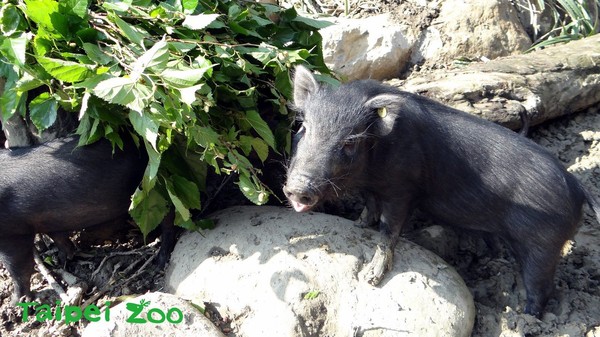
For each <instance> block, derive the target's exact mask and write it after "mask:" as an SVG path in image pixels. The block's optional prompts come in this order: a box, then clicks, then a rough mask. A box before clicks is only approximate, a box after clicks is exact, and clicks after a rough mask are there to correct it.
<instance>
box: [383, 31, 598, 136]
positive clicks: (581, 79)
mask: <svg viewBox="0 0 600 337" xmlns="http://www.w3.org/2000/svg"><path fill="white" fill-rule="evenodd" d="M390 84H392V85H395V86H398V87H399V88H400V89H402V90H406V91H410V92H416V93H419V94H421V95H424V96H428V97H430V98H433V99H435V100H437V101H441V102H443V103H445V104H447V105H450V106H453V107H455V108H458V109H460V110H463V111H466V112H469V113H472V114H475V115H479V116H481V117H483V118H485V119H488V120H491V121H494V122H497V123H499V124H502V125H505V126H507V127H510V128H512V129H516V128H520V127H521V120H520V117H519V113H522V112H525V113H526V114H527V116H528V117H529V120H530V122H531V125H535V124H539V123H541V122H544V121H546V120H549V119H552V118H556V117H560V116H563V115H567V114H570V113H573V112H576V111H580V110H583V109H586V108H588V107H591V106H593V105H596V104H598V103H599V102H600V35H595V36H592V37H589V38H586V39H582V40H578V41H573V42H570V43H567V44H563V45H556V46H552V47H548V48H546V49H544V50H539V51H535V52H532V53H529V54H523V55H515V56H508V57H502V58H498V59H495V60H492V61H489V62H485V63H474V64H470V65H468V66H466V67H464V68H460V69H453V70H447V69H441V70H436V71H433V72H429V73H417V74H414V76H413V77H411V78H409V79H408V80H406V81H391V82H390Z"/></svg>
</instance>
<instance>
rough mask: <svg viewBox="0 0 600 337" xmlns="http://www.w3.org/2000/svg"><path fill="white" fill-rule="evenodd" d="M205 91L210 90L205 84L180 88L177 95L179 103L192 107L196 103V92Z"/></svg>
mask: <svg viewBox="0 0 600 337" xmlns="http://www.w3.org/2000/svg"><path fill="white" fill-rule="evenodd" d="M205 89H208V90H210V88H208V86H207V85H206V84H198V85H194V86H191V87H187V88H180V89H179V93H180V96H181V101H182V102H183V103H185V104H187V105H192V104H194V103H195V102H196V101H197V98H196V92H198V91H199V90H200V91H204V90H205Z"/></svg>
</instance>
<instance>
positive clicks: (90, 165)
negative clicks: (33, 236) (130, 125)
mask: <svg viewBox="0 0 600 337" xmlns="http://www.w3.org/2000/svg"><path fill="white" fill-rule="evenodd" d="M77 142H78V138H76V137H71V138H66V139H61V140H54V141H51V142H48V143H45V144H41V145H39V146H36V147H33V148H23V149H16V150H13V151H3V152H1V153H0V166H1V167H2V172H1V173H0V204H1V205H2V209H0V213H1V216H0V225H1V227H2V228H6V227H8V226H10V228H12V230H11V231H12V232H14V234H29V233H31V232H53V231H64V230H73V229H80V228H84V227H88V226H92V225H95V224H99V223H102V222H105V221H108V220H112V219H114V218H116V217H118V216H120V215H123V214H125V213H126V212H127V209H128V207H129V200H130V196H131V195H132V193H133V192H134V190H135V187H136V186H137V184H138V183H139V182H140V180H141V177H142V174H143V170H144V168H145V166H146V162H147V159H146V157H145V156H144V155H143V153H141V152H139V151H138V150H137V149H136V148H135V146H134V145H133V144H131V143H128V142H126V144H125V150H124V151H120V150H119V149H116V150H115V153H114V154H113V153H112V152H113V151H112V146H111V145H110V143H109V142H108V141H105V140H101V141H98V142H96V143H94V144H91V145H89V146H84V147H77Z"/></svg>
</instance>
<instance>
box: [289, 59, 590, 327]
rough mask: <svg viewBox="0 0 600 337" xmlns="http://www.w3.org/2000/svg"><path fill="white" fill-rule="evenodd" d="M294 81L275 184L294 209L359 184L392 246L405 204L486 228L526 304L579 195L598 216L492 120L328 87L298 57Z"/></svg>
mask: <svg viewBox="0 0 600 337" xmlns="http://www.w3.org/2000/svg"><path fill="white" fill-rule="evenodd" d="M294 90H295V91H294V100H295V106H296V107H297V109H298V110H300V111H301V114H302V115H303V122H302V125H303V131H302V133H301V134H300V135H299V136H298V137H297V139H296V144H295V146H294V153H293V157H292V159H291V161H290V165H289V170H288V179H287V182H286V185H285V186H284V192H285V194H286V196H287V197H288V199H289V200H290V201H291V202H292V204H293V205H294V204H295V205H296V206H297V207H298V208H297V210H299V211H305V210H308V209H311V208H312V207H313V206H315V205H316V204H318V203H320V202H322V201H323V200H327V199H331V198H335V197H336V196H337V195H338V194H339V192H340V191H343V190H347V189H352V190H354V191H356V190H358V191H361V192H362V193H363V194H365V195H366V196H367V199H368V202H367V207H368V208H369V211H370V212H372V213H374V214H375V215H376V216H377V217H378V219H379V222H380V226H381V230H382V232H383V233H384V234H386V236H387V239H386V240H387V241H386V242H384V243H383V244H382V245H381V246H382V247H384V249H383V250H385V251H389V252H390V255H391V252H392V251H393V249H394V247H395V245H396V243H397V240H398V237H399V234H400V230H401V228H402V226H403V225H404V223H405V222H406V221H407V219H408V218H409V216H410V214H411V213H412V211H413V210H414V209H415V208H419V209H420V210H422V211H423V212H425V213H427V214H429V215H430V216H431V218H432V219H434V220H436V221H437V222H439V223H443V224H449V225H454V226H458V227H463V228H468V229H473V230H477V231H485V232H490V233H492V234H495V235H497V236H499V237H501V238H503V239H504V240H505V241H506V242H507V243H508V244H509V245H510V247H511V248H512V250H513V252H514V254H515V256H516V258H517V260H518V261H519V263H520V265H521V268H522V273H523V278H524V284H525V288H526V290H527V306H526V312H528V313H531V314H536V315H539V314H540V313H541V312H542V310H543V308H544V306H545V304H546V302H547V300H548V297H549V296H550V294H551V292H552V290H553V289H554V283H553V275H554V271H555V268H556V263H557V261H558V259H559V257H560V251H561V248H562V246H563V244H564V243H565V242H566V241H567V240H568V239H569V238H571V237H572V236H573V234H574V232H575V230H576V227H577V225H578V222H579V220H580V218H581V214H582V206H583V203H584V202H585V201H586V199H587V201H588V203H589V204H590V206H591V207H592V208H593V209H594V211H595V212H596V214H597V215H599V216H600V209H599V208H600V207H599V205H598V203H597V202H596V201H595V200H594V199H593V197H592V196H590V195H588V194H587V193H586V192H585V191H584V189H583V187H582V186H581V184H580V183H579V182H578V181H577V180H576V179H575V177H574V176H573V175H572V174H570V173H569V172H567V171H566V170H565V168H564V167H563V166H562V165H561V163H560V162H559V161H558V160H557V159H556V158H554V157H553V156H552V155H551V154H550V153H549V152H548V151H546V150H545V149H543V148H542V147H540V146H539V145H537V144H536V143H534V142H533V141H531V140H529V139H527V138H525V137H523V136H520V135H518V134H516V133H514V132H512V131H510V130H508V129H506V128H504V127H502V126H499V125H496V124H494V123H491V122H489V121H486V120H483V119H480V118H477V117H475V116H472V115H469V114H467V113H464V112H462V111H458V110H456V109H453V108H450V107H447V106H445V105H442V104H440V103H437V102H434V101H432V100H430V99H427V98H425V97H422V96H419V95H415V94H411V93H407V92H402V91H399V90H397V89H395V88H393V87H390V86H387V85H384V84H382V83H380V82H376V81H355V82H351V83H347V84H344V85H342V86H340V87H339V88H331V87H327V86H323V85H320V84H318V83H317V82H316V81H315V80H314V77H313V76H312V74H310V72H309V71H308V70H306V69H304V68H300V67H299V68H298V69H297V70H296V76H295V79H294ZM381 108H385V109H386V114H382V115H383V116H380V115H379V114H378V109H381ZM349 143H352V145H348V146H350V147H351V148H350V149H345V144H349ZM296 206H295V207H296ZM599 220H600V219H599ZM381 261H384V262H381ZM381 261H380V262H377V264H378V265H376V266H374V267H373V266H371V267H369V268H370V269H372V270H376V271H375V272H373V273H374V274H375V275H373V273H372V274H370V275H369V276H368V277H371V278H372V280H369V282H371V281H373V283H377V282H379V281H380V277H381V276H382V275H381V274H378V273H379V270H383V269H385V268H382V266H381V264H382V263H389V261H387V260H386V258H385V257H384V258H382V259H381ZM373 263H375V259H374V260H373V262H372V264H373Z"/></svg>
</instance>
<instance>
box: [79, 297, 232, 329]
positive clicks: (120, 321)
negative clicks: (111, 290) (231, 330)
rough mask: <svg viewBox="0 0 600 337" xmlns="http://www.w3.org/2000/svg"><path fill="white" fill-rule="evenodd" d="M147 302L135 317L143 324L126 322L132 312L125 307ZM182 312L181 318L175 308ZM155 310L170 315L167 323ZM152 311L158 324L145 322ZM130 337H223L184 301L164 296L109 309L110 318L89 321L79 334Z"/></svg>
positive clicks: (137, 299) (132, 300)
mask: <svg viewBox="0 0 600 337" xmlns="http://www.w3.org/2000/svg"><path fill="white" fill-rule="evenodd" d="M142 300H144V302H149V305H148V306H147V307H145V308H144V309H143V311H142V313H141V314H140V315H139V316H136V317H134V318H136V319H137V318H142V319H144V320H145V321H146V322H145V323H133V322H131V321H129V322H128V321H127V320H128V319H129V318H130V316H131V314H132V312H133V311H132V310H129V309H127V308H128V307H127V306H132V305H133V306H136V305H139V304H140V302H141V301H142ZM173 308H175V309H178V310H179V311H180V312H181V314H182V315H181V316H180V315H179V313H177V311H176V310H175V309H173ZM156 309H158V310H159V311H161V312H162V313H164V314H165V315H166V314H167V313H169V312H171V315H170V320H171V321H173V323H171V322H169V320H168V319H167V318H166V316H161V314H160V313H158V312H155V311H158V310H156ZM149 311H151V316H150V317H152V319H153V320H155V321H162V322H158V323H154V322H150V321H148V312H149ZM102 317H103V318H104V316H102ZM180 319H181V320H180ZM131 336H169V337H188V336H202V337H225V335H223V333H221V331H219V330H218V329H217V328H216V327H215V326H214V324H213V323H212V322H211V321H210V320H209V319H208V318H206V317H204V315H202V313H200V311H198V309H196V308H194V307H193V306H192V305H191V304H189V303H188V302H187V301H184V300H182V299H180V298H178V297H177V296H173V295H170V294H164V293H148V294H145V295H142V296H138V297H136V298H134V299H131V300H128V301H126V302H124V303H120V304H118V305H116V306H115V307H113V308H110V313H109V319H108V320H104V319H102V320H100V321H99V322H92V323H90V324H88V326H86V328H85V330H84V331H83V333H82V334H81V337H131Z"/></svg>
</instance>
